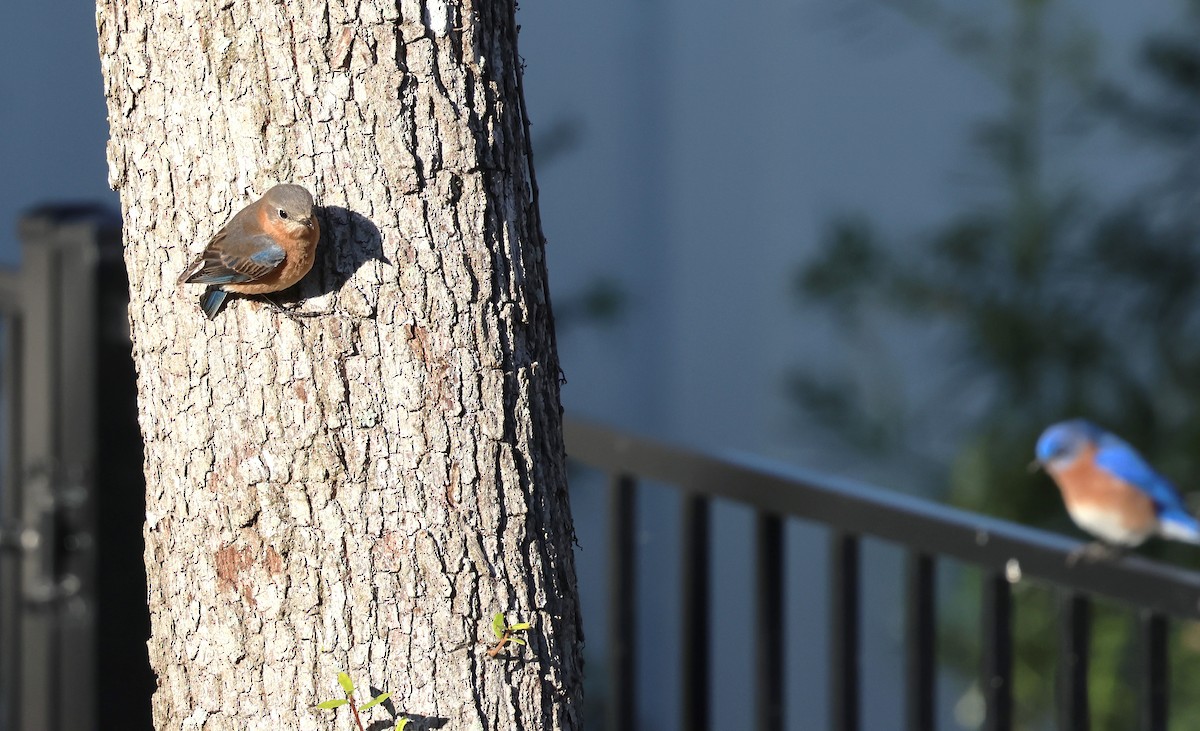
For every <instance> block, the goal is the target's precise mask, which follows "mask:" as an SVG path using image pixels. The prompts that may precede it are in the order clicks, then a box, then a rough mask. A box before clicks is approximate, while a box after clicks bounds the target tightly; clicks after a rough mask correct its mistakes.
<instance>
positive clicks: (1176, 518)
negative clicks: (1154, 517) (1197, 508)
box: [1158, 512, 1200, 544]
mask: <svg viewBox="0 0 1200 731" xmlns="http://www.w3.org/2000/svg"><path fill="white" fill-rule="evenodd" d="M1158 532H1159V533H1161V534H1162V536H1163V537H1164V538H1170V539H1172V540H1176V541H1183V542H1185V543H1196V544H1200V523H1198V522H1196V519H1195V518H1193V517H1192V516H1190V515H1188V514H1187V513H1183V512H1180V513H1178V514H1173V513H1165V514H1163V515H1160V516H1159V519H1158Z"/></svg>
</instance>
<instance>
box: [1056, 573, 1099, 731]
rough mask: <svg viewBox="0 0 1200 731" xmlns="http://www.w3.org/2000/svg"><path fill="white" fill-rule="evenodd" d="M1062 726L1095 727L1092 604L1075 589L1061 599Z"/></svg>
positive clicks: (1073, 730)
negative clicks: (1090, 683)
mask: <svg viewBox="0 0 1200 731" xmlns="http://www.w3.org/2000/svg"><path fill="white" fill-rule="evenodd" d="M1059 604H1060V606H1059V616H1060V617H1061V618H1062V620H1061V621H1062V625H1061V626H1060V627H1059V636H1060V645H1059V651H1058V719H1059V720H1058V727H1059V729H1062V730H1063V731H1086V730H1087V729H1088V728H1091V718H1090V715H1091V714H1090V712H1089V709H1088V655H1089V645H1090V644H1091V640H1092V603H1091V602H1090V601H1089V600H1088V599H1087V597H1085V596H1083V595H1081V594H1076V593H1074V592H1063V593H1062V595H1061V596H1060V598H1059Z"/></svg>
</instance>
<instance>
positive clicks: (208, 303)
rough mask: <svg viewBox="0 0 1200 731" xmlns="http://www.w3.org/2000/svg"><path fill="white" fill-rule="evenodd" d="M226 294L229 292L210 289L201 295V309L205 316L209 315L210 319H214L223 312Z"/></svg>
mask: <svg viewBox="0 0 1200 731" xmlns="http://www.w3.org/2000/svg"><path fill="white" fill-rule="evenodd" d="M226 294H227V292H226V291H225V290H223V289H217V288H216V287H209V288H208V289H206V290H204V294H202V295H200V309H202V310H204V314H206V315H208V319H210V320H211V319H213V318H214V317H216V316H217V313H218V312H220V311H221V305H223V304H224V303H225V295H226Z"/></svg>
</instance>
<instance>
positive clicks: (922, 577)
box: [904, 553, 937, 731]
mask: <svg viewBox="0 0 1200 731" xmlns="http://www.w3.org/2000/svg"><path fill="white" fill-rule="evenodd" d="M936 577H937V575H936V570H935V566H934V563H933V558H932V557H931V556H928V555H926V554H923V553H910V554H909V555H908V567H907V582H908V588H907V595H906V602H907V609H906V617H905V624H906V625H907V627H906V631H905V634H904V644H905V655H906V658H905V670H906V673H905V678H904V682H905V697H906V698H907V704H906V706H905V722H906V728H907V729H908V731H931V730H932V729H933V727H934V720H933V719H934V713H933V705H934V692H935V673H936V671H937V663H936V652H937V593H936V585H935V580H936Z"/></svg>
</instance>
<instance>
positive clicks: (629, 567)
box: [605, 474, 637, 731]
mask: <svg viewBox="0 0 1200 731" xmlns="http://www.w3.org/2000/svg"><path fill="white" fill-rule="evenodd" d="M634 488H635V483H634V479H633V478H632V477H630V476H629V475H625V474H620V475H616V476H615V477H614V478H613V480H612V485H611V486H610V488H609V513H608V520H609V523H608V546H609V549H608V550H609V558H608V574H609V575H608V586H609V589H610V593H609V608H608V647H609V652H610V653H611V654H610V655H609V664H608V687H609V693H608V708H607V713H606V714H605V716H606V720H607V723H606V724H605V725H606V728H607V729H608V731H629V730H630V729H633V728H634V727H635V726H634V724H635V719H636V718H637V708H636V704H637V695H636V693H635V689H636V687H637V682H636V677H635V675H634V674H635V672H636V665H635V663H634V652H635V649H636V647H637V626H636V624H637V619H636V612H635V608H636V601H635V600H636V590H635V589H636V585H637V584H636V579H637V577H636V574H635V573H634V571H635V559H636V547H635V545H634V534H635V529H636V521H637V515H636V513H635V511H634Z"/></svg>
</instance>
